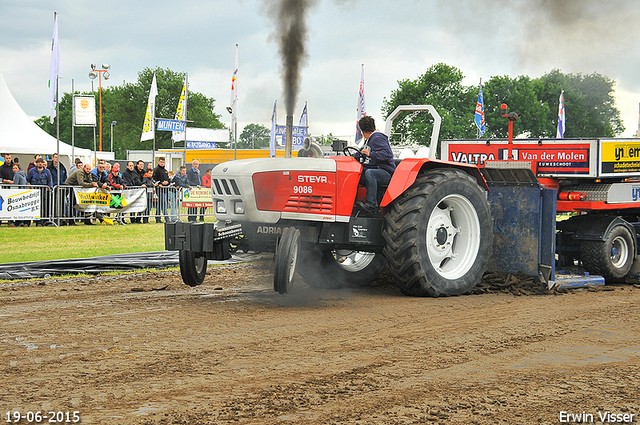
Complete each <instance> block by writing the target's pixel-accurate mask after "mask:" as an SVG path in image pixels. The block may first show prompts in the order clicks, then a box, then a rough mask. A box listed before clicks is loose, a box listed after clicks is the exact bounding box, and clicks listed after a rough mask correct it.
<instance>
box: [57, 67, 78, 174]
mask: <svg viewBox="0 0 640 425" xmlns="http://www.w3.org/2000/svg"><path fill="white" fill-rule="evenodd" d="M74 84H75V81H74V79H73V78H72V79H71V103H72V105H73V108H71V110H72V113H73V114H74V116H73V117H71V161H74V160H75V158H76V131H75V130H76V126H75V119H76V117H75V110H76V109H75V108H76V100H75V99H76V89H75V85H74ZM58 156H60V152H58ZM74 164H75V163H74ZM69 166H71V163H69ZM69 168H71V167H69Z"/></svg>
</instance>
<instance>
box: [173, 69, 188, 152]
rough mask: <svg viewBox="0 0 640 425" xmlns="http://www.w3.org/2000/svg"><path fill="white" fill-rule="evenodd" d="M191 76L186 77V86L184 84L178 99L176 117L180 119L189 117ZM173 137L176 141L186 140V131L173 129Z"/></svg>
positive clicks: (184, 119) (183, 119)
mask: <svg viewBox="0 0 640 425" xmlns="http://www.w3.org/2000/svg"><path fill="white" fill-rule="evenodd" d="M188 85H189V76H188V75H187V76H186V77H184V86H182V92H181V93H180V99H179V100H178V108H177V109H176V115H175V119H176V120H178V121H186V119H187V99H188V97H189V88H188ZM185 128H186V126H185ZM171 134H172V136H171V138H172V139H173V141H174V142H180V141H186V140H187V132H186V131H173V132H172V133H171Z"/></svg>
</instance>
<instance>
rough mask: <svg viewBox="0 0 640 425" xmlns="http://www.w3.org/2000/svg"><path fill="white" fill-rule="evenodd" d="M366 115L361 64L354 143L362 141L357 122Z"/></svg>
mask: <svg viewBox="0 0 640 425" xmlns="http://www.w3.org/2000/svg"><path fill="white" fill-rule="evenodd" d="M365 115H367V110H366V108H365V104H364V64H362V73H361V75H360V90H359V91H358V115H357V118H356V143H358V140H360V139H362V131H361V130H360V126H359V125H358V121H360V118H362V117H364V116H365Z"/></svg>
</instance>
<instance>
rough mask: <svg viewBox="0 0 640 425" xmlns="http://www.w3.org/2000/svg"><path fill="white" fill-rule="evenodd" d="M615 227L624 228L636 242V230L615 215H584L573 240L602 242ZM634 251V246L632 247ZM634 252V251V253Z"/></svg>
mask: <svg viewBox="0 0 640 425" xmlns="http://www.w3.org/2000/svg"><path fill="white" fill-rule="evenodd" d="M616 226H624V227H626V228H627V230H629V232H630V233H631V235H632V236H633V240H634V241H635V240H636V230H635V228H634V227H633V225H631V223H629V222H628V221H626V220H625V219H623V218H622V217H620V216H615V215H586V216H584V219H582V220H581V223H580V224H579V225H578V228H577V229H576V233H575V234H574V236H573V239H576V240H583V241H604V240H605V236H606V235H608V234H609V232H611V230H612V229H613V228H614V227H616ZM634 249H635V246H634ZM634 252H635V251H634Z"/></svg>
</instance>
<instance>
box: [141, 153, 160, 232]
mask: <svg viewBox="0 0 640 425" xmlns="http://www.w3.org/2000/svg"><path fill="white" fill-rule="evenodd" d="M136 167H137V170H138V173H140V168H142V167H144V162H143V161H142V160H139V161H138V165H137V166H136ZM142 186H144V187H146V188H147V211H146V213H145V217H143V219H142V222H143V223H148V222H149V217H150V216H151V207H152V206H153V204H154V201H153V192H154V190H155V182H154V181H153V164H152V163H148V164H147V172H146V173H144V174H143V175H142ZM157 208H158V207H157V205H156V209H157Z"/></svg>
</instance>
